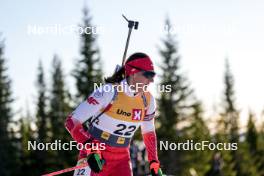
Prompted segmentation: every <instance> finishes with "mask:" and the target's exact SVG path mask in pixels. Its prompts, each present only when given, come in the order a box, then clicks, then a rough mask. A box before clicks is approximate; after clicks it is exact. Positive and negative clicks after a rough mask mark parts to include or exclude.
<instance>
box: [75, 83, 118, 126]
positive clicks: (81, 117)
mask: <svg viewBox="0 0 264 176" xmlns="http://www.w3.org/2000/svg"><path fill="white" fill-rule="evenodd" d="M106 90H107V91H106ZM113 96H114V91H113V88H112V86H111V84H106V85H103V86H102V87H100V88H98V89H96V90H95V91H94V92H93V93H92V94H91V95H90V96H89V97H88V98H87V99H86V100H85V101H83V102H82V103H81V104H80V105H79V106H78V107H77V108H76V109H75V110H74V111H73V112H72V117H73V118H75V119H77V120H78V121H79V122H80V123H83V122H85V121H86V120H88V118H89V117H91V116H94V115H95V114H97V113H98V112H99V111H100V109H102V108H104V107H106V106H107V105H108V104H109V103H110V102H111V100H112V98H113Z"/></svg>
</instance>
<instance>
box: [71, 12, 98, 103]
mask: <svg viewBox="0 0 264 176" xmlns="http://www.w3.org/2000/svg"><path fill="white" fill-rule="evenodd" d="M83 14H84V17H83V24H82V25H81V27H82V28H83V29H86V28H87V27H91V26H92V25H91V17H90V15H89V11H88V9H87V8H84V10H83ZM101 67H102V65H101V61H100V53H99V49H98V48H97V46H96V37H95V35H94V34H88V33H85V32H84V33H82V34H81V58H80V59H79V60H78V62H77V64H76V68H75V70H74V73H73V76H74V77H75V79H76V87H77V98H78V99H79V100H80V101H81V100H83V99H85V98H86V97H87V95H89V94H90V93H92V92H93V89H94V83H97V84H99V83H101V81H102V70H101ZM79 100H78V101H79Z"/></svg>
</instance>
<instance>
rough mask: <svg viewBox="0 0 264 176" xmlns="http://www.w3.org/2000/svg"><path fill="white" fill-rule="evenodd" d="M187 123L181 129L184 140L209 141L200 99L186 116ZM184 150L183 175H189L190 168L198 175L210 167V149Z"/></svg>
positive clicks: (208, 132) (194, 141) (204, 172)
mask: <svg viewBox="0 0 264 176" xmlns="http://www.w3.org/2000/svg"><path fill="white" fill-rule="evenodd" d="M187 122H188V123H189V125H188V126H186V127H185V128H184V129H183V133H184V138H185V140H189V141H193V143H201V142H202V141H210V140H211V137H210V131H209V129H208V127H207V125H206V123H205V121H204V117H203V107H202V104H201V102H200V101H197V102H196V103H195V104H194V105H193V112H192V113H191V115H190V117H189V118H188V121H187ZM183 152H184V156H185V157H184V160H185V161H184V163H185V164H184V165H185V169H186V170H185V171H184V173H185V175H189V174H188V173H189V172H190V169H192V170H195V172H196V173H197V174H198V175H205V174H206V173H207V172H208V171H209V169H210V161H211V158H212V151H210V150H208V149H205V150H204V151H203V150H188V151H183Z"/></svg>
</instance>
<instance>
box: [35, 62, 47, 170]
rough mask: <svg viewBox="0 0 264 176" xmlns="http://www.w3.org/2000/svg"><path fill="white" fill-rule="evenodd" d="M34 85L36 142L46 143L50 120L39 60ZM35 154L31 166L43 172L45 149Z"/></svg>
mask: <svg viewBox="0 0 264 176" xmlns="http://www.w3.org/2000/svg"><path fill="white" fill-rule="evenodd" d="M36 86H37V89H38V95H37V96H38V97H37V107H36V108H37V111H36V120H37V123H36V126H37V142H38V143H40V142H41V143H46V142H49V141H50V137H51V134H50V132H49V131H50V124H49V123H50V122H49V119H48V114H47V104H46V101H47V96H46V91H47V90H46V83H45V77H44V70H43V66H42V63H41V61H40V62H39V66H38V76H37V82H36ZM35 156H36V161H37V162H36V166H35V167H33V168H34V169H36V171H37V172H38V174H43V173H44V172H45V171H46V170H47V168H48V166H47V162H48V159H49V156H48V155H47V151H44V150H41V151H35ZM40 161H41V162H40Z"/></svg>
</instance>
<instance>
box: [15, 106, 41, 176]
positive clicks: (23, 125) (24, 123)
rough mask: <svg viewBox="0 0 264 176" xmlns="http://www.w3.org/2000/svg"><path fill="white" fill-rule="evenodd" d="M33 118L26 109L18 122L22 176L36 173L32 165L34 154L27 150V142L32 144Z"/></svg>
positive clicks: (33, 138)
mask: <svg viewBox="0 0 264 176" xmlns="http://www.w3.org/2000/svg"><path fill="white" fill-rule="evenodd" d="M32 125H33V118H32V116H31V114H30V112H29V110H28V109H27V113H26V115H23V116H22V117H21V118H20V120H19V126H20V128H19V134H20V138H19V146H20V151H19V153H20V158H19V159H20V172H19V173H23V174H24V175H28V176H31V175H32V176H33V175H37V174H38V172H36V170H35V169H34V167H33V166H34V163H35V162H36V156H35V152H34V151H32V149H31V148H30V150H29V149H28V142H32V143H33V142H34V140H35V136H34V135H35V131H34V130H33V128H32Z"/></svg>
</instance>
